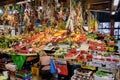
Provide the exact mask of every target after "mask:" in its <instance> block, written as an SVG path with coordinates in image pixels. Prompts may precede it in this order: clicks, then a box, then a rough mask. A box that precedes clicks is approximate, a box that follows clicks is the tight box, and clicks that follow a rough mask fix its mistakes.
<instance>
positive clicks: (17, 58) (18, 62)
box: [12, 55, 26, 70]
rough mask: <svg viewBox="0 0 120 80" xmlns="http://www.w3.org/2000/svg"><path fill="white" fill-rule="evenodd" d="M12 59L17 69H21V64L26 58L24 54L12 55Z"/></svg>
mask: <svg viewBox="0 0 120 80" xmlns="http://www.w3.org/2000/svg"><path fill="white" fill-rule="evenodd" d="M12 60H13V62H14V63H15V64H16V65H17V67H18V70H21V69H22V68H23V64H24V62H25V60H26V56H17V55H12Z"/></svg>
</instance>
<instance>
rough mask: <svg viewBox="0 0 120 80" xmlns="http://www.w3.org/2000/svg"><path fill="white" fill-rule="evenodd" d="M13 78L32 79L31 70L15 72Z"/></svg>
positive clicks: (19, 79)
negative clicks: (20, 72) (21, 72)
mask: <svg viewBox="0 0 120 80" xmlns="http://www.w3.org/2000/svg"><path fill="white" fill-rule="evenodd" d="M15 80H32V72H29V73H24V74H19V73H15Z"/></svg>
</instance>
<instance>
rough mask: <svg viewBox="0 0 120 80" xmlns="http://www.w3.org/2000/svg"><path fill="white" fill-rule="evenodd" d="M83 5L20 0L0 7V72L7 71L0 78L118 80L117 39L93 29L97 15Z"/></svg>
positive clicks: (72, 0) (76, 0)
mask: <svg viewBox="0 0 120 80" xmlns="http://www.w3.org/2000/svg"><path fill="white" fill-rule="evenodd" d="M3 3H4V2H3ZM66 4H67V5H66ZM38 5H39V6H38ZM89 7H90V5H89V4H88V3H87V1H85V2H84V1H82V0H45V1H43V0H33V1H32V0H30V1H29V0H28V1H27V0H24V1H23V2H19V1H18V2H17V1H16V3H15V4H14V5H13V4H9V5H5V6H3V7H0V8H1V11H2V9H3V10H4V11H3V14H2V13H0V14H1V15H0V20H1V21H2V25H3V28H4V29H0V65H2V66H0V70H2V72H4V71H7V72H6V75H3V76H0V80H1V77H3V78H4V77H5V78H10V75H11V74H12V75H14V77H15V79H16V80H19V79H20V80H21V79H22V80H32V77H33V75H34V74H36V76H41V77H48V79H50V78H49V77H51V74H52V77H54V78H57V79H59V80H78V79H79V80H119V77H120V76H119V73H120V53H119V45H117V44H118V40H116V39H115V38H114V37H113V35H111V34H105V33H100V32H99V31H98V26H99V21H98V19H97V17H98V16H97V14H96V13H93V12H91V11H90V10H89ZM111 31H112V30H111ZM111 33H112V32H111ZM42 59H43V60H42ZM46 60H47V61H46ZM44 67H45V68H44ZM42 68H44V69H45V70H42ZM51 70H52V71H51ZM42 71H43V72H42ZM2 72H0V74H3V73H2ZM46 72H50V76H49V74H45V73H46ZM42 74H44V75H45V76H42ZM117 78H118V79H117ZM48 79H47V80H48ZM52 80H53V79H52Z"/></svg>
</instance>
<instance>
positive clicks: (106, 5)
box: [0, 0, 120, 21]
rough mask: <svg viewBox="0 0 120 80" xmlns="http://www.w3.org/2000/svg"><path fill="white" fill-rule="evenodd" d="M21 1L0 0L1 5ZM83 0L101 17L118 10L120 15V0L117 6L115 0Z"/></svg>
mask: <svg viewBox="0 0 120 80" xmlns="http://www.w3.org/2000/svg"><path fill="white" fill-rule="evenodd" d="M19 1H24V0H0V6H3V5H6V4H10V3H13V4H15V3H17V2H19ZM39 1H40V0H39ZM62 1H64V0H62ZM82 1H83V4H84V6H88V5H89V10H90V11H92V12H97V13H98V16H99V17H101V16H104V17H106V18H108V17H110V14H111V12H112V11H115V12H116V14H115V15H117V16H118V15H119V16H120V0H119V5H118V6H117V7H114V6H113V1H114V0H82ZM102 14H103V15H102ZM116 18H117V17H116ZM119 21H120V19H119Z"/></svg>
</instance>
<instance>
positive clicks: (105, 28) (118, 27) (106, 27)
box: [98, 22, 120, 40]
mask: <svg viewBox="0 0 120 80" xmlns="http://www.w3.org/2000/svg"><path fill="white" fill-rule="evenodd" d="M98 31H99V32H100V33H105V34H109V33H110V22H103V23H100V24H99V26H98ZM114 38H115V39H119V40H120V22H115V24H114Z"/></svg>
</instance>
